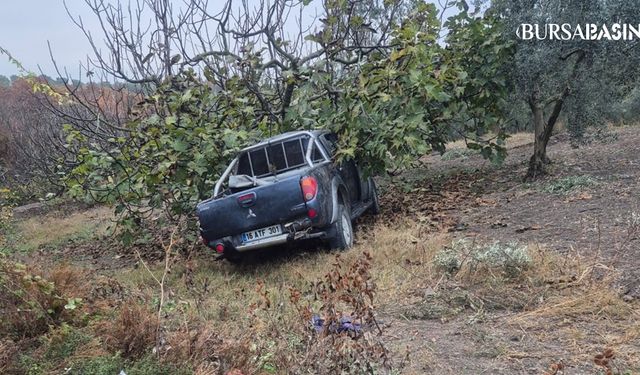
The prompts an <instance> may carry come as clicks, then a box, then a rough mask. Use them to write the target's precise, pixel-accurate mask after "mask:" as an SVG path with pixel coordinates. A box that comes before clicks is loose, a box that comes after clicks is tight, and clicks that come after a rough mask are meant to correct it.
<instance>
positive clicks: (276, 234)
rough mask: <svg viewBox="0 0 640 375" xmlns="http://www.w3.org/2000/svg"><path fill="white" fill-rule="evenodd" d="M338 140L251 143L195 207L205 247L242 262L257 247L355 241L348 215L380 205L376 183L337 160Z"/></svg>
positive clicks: (318, 135)
mask: <svg viewBox="0 0 640 375" xmlns="http://www.w3.org/2000/svg"><path fill="white" fill-rule="evenodd" d="M335 151H336V137H335V135H334V134H332V133H329V132H326V131H318V130H316V131H296V132H290V133H285V134H281V135H278V136H276V137H272V138H269V139H266V140H264V141H263V142H260V143H258V144H256V145H254V146H251V147H248V148H246V149H244V150H242V151H240V153H239V154H238V155H237V156H236V158H235V159H233V161H232V162H231V164H229V166H228V167H227V169H226V170H225V172H224V173H223V174H222V176H221V177H220V179H219V180H218V182H217V183H216V186H215V189H214V192H213V196H212V197H211V198H210V199H207V200H205V201H203V202H200V203H199V204H198V207H197V215H198V219H199V221H200V234H201V236H202V241H203V243H204V244H206V245H207V246H209V247H210V248H212V249H214V250H215V251H216V252H217V253H218V254H220V255H222V256H224V257H225V258H227V259H229V260H231V261H236V260H240V259H241V257H242V253H244V252H246V251H250V250H254V249H259V248H264V247H268V246H273V245H278V244H283V243H286V242H291V241H298V240H304V239H310V238H320V239H324V240H326V241H328V242H329V244H330V246H331V247H332V248H339V249H346V248H349V247H351V246H352V245H353V226H352V220H354V219H355V218H357V217H358V216H360V215H362V214H363V213H364V212H365V211H367V210H370V211H372V212H373V213H374V214H376V213H378V212H379V210H380V206H379V203H378V195H377V191H376V186H375V184H374V182H373V180H372V179H371V178H365V177H364V176H363V174H362V171H361V170H360V168H358V166H357V165H356V163H355V162H354V161H352V160H349V161H344V162H342V163H339V164H338V163H336V162H335V161H334V153H335Z"/></svg>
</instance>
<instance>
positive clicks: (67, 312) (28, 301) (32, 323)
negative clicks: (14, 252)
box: [0, 257, 86, 339]
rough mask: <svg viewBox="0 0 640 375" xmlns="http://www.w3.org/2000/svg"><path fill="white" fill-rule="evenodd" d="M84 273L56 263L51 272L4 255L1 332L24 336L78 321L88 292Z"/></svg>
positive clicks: (0, 275)
mask: <svg viewBox="0 0 640 375" xmlns="http://www.w3.org/2000/svg"><path fill="white" fill-rule="evenodd" d="M84 276H85V275H84V273H83V272H81V271H79V270H78V269H74V268H71V267H69V266H56V267H54V268H53V270H52V271H51V272H49V273H48V274H44V272H42V271H40V270H38V269H34V268H33V267H27V266H25V265H23V264H20V263H16V262H13V261H10V260H8V259H6V258H3V257H0V315H1V316H2V320H0V333H2V335H4V336H8V337H13V338H16V339H21V338H25V337H35V336H38V335H40V334H43V333H46V332H47V331H49V329H50V328H51V327H57V326H60V325H61V324H62V323H65V322H73V321H75V320H76V319H77V318H78V317H79V316H80V314H79V313H78V312H79V310H81V304H82V298H80V297H82V296H83V293H84V292H85V291H86V281H85V280H86V278H85V277H84Z"/></svg>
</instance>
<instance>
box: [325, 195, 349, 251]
mask: <svg viewBox="0 0 640 375" xmlns="http://www.w3.org/2000/svg"><path fill="white" fill-rule="evenodd" d="M329 235H330V237H329V245H330V246H331V248H332V249H341V250H346V249H348V248H350V247H351V246H353V225H352V224H351V215H349V210H348V209H347V208H346V207H345V206H344V205H343V204H339V205H338V219H337V220H336V222H335V223H333V224H332V225H331V228H330V230H329Z"/></svg>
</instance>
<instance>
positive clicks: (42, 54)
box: [0, 0, 221, 78]
mask: <svg viewBox="0 0 640 375" xmlns="http://www.w3.org/2000/svg"><path fill="white" fill-rule="evenodd" d="M218 2H221V0H211V1H210V3H218ZM66 3H67V6H68V8H69V11H70V12H71V14H72V15H73V16H81V17H82V20H83V22H84V24H85V26H86V27H87V28H88V29H89V30H93V31H94V33H95V34H94V35H97V34H98V33H99V32H100V24H99V23H98V20H97V18H96V17H95V15H93V13H92V12H91V11H90V10H89V9H88V7H87V5H86V4H85V2H84V0H67V1H66ZM214 6H215V5H214ZM47 42H49V43H50V44H51V50H52V53H53V57H54V58H55V60H56V62H57V64H58V66H59V67H60V68H62V67H66V68H67V69H68V71H69V73H70V75H71V77H72V78H77V77H78V76H79V65H80V62H81V61H86V56H87V54H89V53H90V52H91V47H90V45H89V42H88V41H87V40H86V38H85V36H84V35H83V34H82V32H81V31H80V29H79V28H78V27H77V26H76V25H75V24H74V23H73V22H72V21H71V20H70V19H69V16H68V14H67V12H66V10H65V8H64V5H63V1H62V0H0V47H2V48H4V49H6V50H8V51H9V52H10V53H11V54H12V55H13V57H15V58H16V59H17V60H18V61H20V62H21V63H22V64H23V65H24V67H25V68H26V69H27V70H29V71H31V72H34V73H38V74H39V73H40V71H42V73H44V74H47V75H49V76H51V77H54V78H56V77H58V74H57V73H56V72H55V69H54V66H53V64H52V62H51V57H50V55H49V49H48V46H47ZM13 74H18V69H17V68H16V67H15V66H14V65H13V64H11V63H10V62H9V61H8V59H7V57H6V56H4V55H0V75H5V76H7V77H9V76H11V75H13Z"/></svg>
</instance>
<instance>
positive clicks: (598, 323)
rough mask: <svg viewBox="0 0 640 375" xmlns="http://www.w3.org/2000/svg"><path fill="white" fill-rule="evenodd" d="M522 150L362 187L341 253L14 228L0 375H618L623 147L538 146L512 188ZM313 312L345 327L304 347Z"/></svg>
mask: <svg viewBox="0 0 640 375" xmlns="http://www.w3.org/2000/svg"><path fill="white" fill-rule="evenodd" d="M531 137H532V136H531V135H530V134H524V133H523V134H516V135H513V136H512V137H511V138H510V139H509V140H508V149H509V155H508V157H507V159H506V161H505V163H504V164H503V165H501V166H494V165H491V164H489V163H487V162H485V161H484V160H483V159H482V158H481V157H480V156H479V155H477V154H474V153H472V152H469V151H468V150H466V149H465V148H464V147H463V145H460V144H452V145H450V147H449V151H447V153H445V154H444V155H442V156H441V155H429V156H426V157H424V158H423V159H422V160H421V161H420V165H419V166H416V168H415V169H413V170H409V171H405V172H403V173H401V174H400V175H397V176H395V177H389V178H385V179H382V180H380V186H381V190H382V192H383V194H382V206H383V213H382V214H381V215H379V216H378V217H371V216H367V217H364V218H362V219H361V220H360V221H359V222H358V223H357V233H356V235H357V238H356V246H355V247H354V248H353V249H351V250H349V251H347V252H343V253H336V252H329V251H327V250H326V249H324V247H323V246H322V245H321V244H317V243H309V244H307V246H305V247H304V248H303V249H293V248H281V249H276V250H275V251H269V252H264V253H260V254H256V256H255V257H254V258H253V259H251V260H250V261H249V262H247V263H246V264H242V265H233V264H230V263H228V262H226V261H222V262H220V261H214V260H213V257H212V255H211V254H209V253H208V251H207V250H205V249H204V248H202V247H201V246H200V245H195V244H193V245H192V244H188V243H185V240H183V239H180V238H174V237H173V236H172V235H171V233H170V232H167V231H166V230H165V231H164V232H163V233H161V234H160V235H157V236H155V234H150V236H149V239H148V241H146V242H144V241H143V242H139V243H136V244H134V245H133V246H131V247H124V246H122V245H120V244H118V243H116V242H114V240H113V239H112V238H111V237H110V236H109V234H110V233H111V232H110V231H111V229H110V228H109V227H110V225H111V222H110V217H111V211H110V210H109V209H108V208H105V207H92V208H81V207H72V208H68V207H67V208H65V209H62V208H61V206H56V205H52V206H51V207H48V208H46V210H45V211H46V212H45V213H36V214H30V215H24V216H21V217H19V218H18V217H16V218H14V219H13V220H11V221H10V222H9V224H7V225H6V226H5V227H3V228H2V230H3V245H2V252H3V253H4V254H5V257H4V258H3V260H4V261H5V263H3V269H2V270H1V271H2V273H0V275H1V276H2V277H3V278H4V281H5V283H4V284H3V285H4V286H5V289H7V290H4V291H3V292H1V293H0V299H2V300H0V303H3V304H4V306H6V308H5V311H4V312H5V314H4V317H3V322H2V324H1V328H2V330H3V337H4V338H2V339H1V340H2V341H0V372H2V373H30V374H39V373H43V374H48V373H55V374H58V373H78V374H82V373H92V374H93V373H102V374H116V373H118V371H120V370H122V369H124V370H125V372H126V373H127V374H156V373H167V374H173V373H197V374H218V373H221V374H234V375H238V374H271V373H289V372H294V373H336V372H340V371H342V372H345V373H351V372H353V373H359V372H365V373H394V374H425V373H434V374H481V373H486V374H545V373H547V374H597V373H603V374H604V373H607V372H606V371H611V372H610V373H613V374H635V373H638V372H640V353H639V351H638V348H639V347H640V271H639V268H640V267H639V266H640V257H638V254H639V251H640V249H639V246H640V207H638V198H637V197H638V195H639V194H640V171H639V170H638V165H640V154H639V153H638V152H637V144H638V143H639V142H640V134H639V133H638V132H637V128H633V127H622V128H612V129H609V130H607V131H605V132H600V133H594V134H591V135H588V137H587V138H586V140H587V141H589V142H588V144H583V145H581V146H580V147H578V148H574V147H572V146H571V144H570V142H569V141H568V140H567V138H566V137H565V136H564V135H563V134H560V135H557V136H555V137H554V138H553V139H552V144H550V146H549V156H550V158H551V159H552V160H553V161H554V163H553V164H552V166H551V168H550V170H551V173H550V175H549V176H548V177H546V178H544V179H542V180H539V181H536V182H534V183H524V182H522V180H521V177H522V176H524V174H525V171H526V166H527V156H528V155H530V149H531V142H532V139H531ZM161 232H162V231H161ZM185 248H187V249H190V248H192V250H191V251H183V250H182V251H180V252H179V251H177V249H185ZM14 262H19V263H20V264H21V265H16V264H15V263H14ZM23 265H24V266H23ZM39 277H42V278H39ZM49 282H52V283H49ZM11 283H13V284H11ZM7 285H13V286H15V288H14V289H12V290H8V288H7ZM370 297H371V298H370ZM11 306H14V307H15V308H12V307H11ZM21 309H22V310H21ZM314 314H318V315H319V316H321V317H322V318H324V319H325V320H326V321H327V322H332V321H335V320H337V319H338V318H340V317H342V316H343V315H346V316H350V317H352V318H354V319H357V320H358V321H359V322H361V323H362V326H361V328H360V329H358V330H357V332H353V331H352V332H350V333H348V334H338V333H335V332H332V331H331V329H330V328H331V326H330V325H329V324H327V325H325V327H324V331H322V332H320V333H318V332H315V330H313V329H310V325H311V320H312V316H313V315H314ZM327 327H329V328H327Z"/></svg>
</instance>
